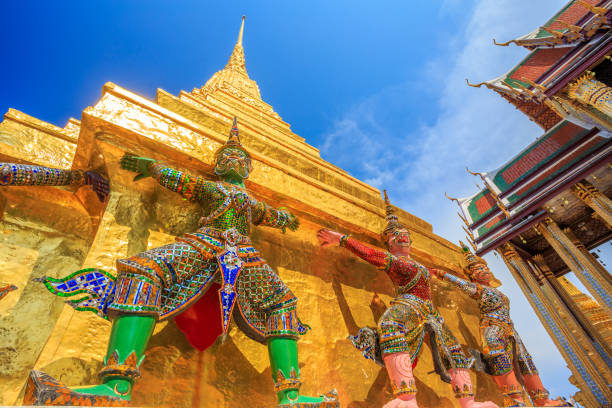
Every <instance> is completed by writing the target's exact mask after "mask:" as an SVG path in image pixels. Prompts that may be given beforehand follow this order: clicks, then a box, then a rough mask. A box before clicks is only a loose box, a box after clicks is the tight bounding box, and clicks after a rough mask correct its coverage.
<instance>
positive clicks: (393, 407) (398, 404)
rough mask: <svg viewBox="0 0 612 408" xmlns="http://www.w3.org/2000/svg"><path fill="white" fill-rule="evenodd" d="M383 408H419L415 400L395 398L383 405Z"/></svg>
mask: <svg viewBox="0 0 612 408" xmlns="http://www.w3.org/2000/svg"><path fill="white" fill-rule="evenodd" d="M383 408H419V406H418V405H417V402H416V398H411V399H409V400H407V401H404V400H401V399H399V398H395V399H393V400H391V401H389V402H387V403H386V404H385V406H384V407H383Z"/></svg>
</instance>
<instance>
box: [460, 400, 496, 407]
mask: <svg viewBox="0 0 612 408" xmlns="http://www.w3.org/2000/svg"><path fill="white" fill-rule="evenodd" d="M459 405H461V408H499V405H497V404H496V403H494V402H491V401H485V402H476V401H474V398H460V399H459Z"/></svg>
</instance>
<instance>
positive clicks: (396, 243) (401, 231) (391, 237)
mask: <svg viewBox="0 0 612 408" xmlns="http://www.w3.org/2000/svg"><path fill="white" fill-rule="evenodd" d="M385 236H386V238H387V242H386V244H387V248H389V250H390V251H391V252H393V251H394V249H400V248H406V249H410V247H411V246H412V240H411V239H410V231H408V230H407V229H406V228H395V229H393V230H392V231H389V232H386V233H385Z"/></svg>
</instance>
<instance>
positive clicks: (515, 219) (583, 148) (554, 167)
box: [457, 120, 610, 252]
mask: <svg viewBox="0 0 612 408" xmlns="http://www.w3.org/2000/svg"><path fill="white" fill-rule="evenodd" d="M606 135H607V137H606ZM609 145H610V138H609V135H608V134H604V133H602V132H599V130H597V129H591V130H588V129H584V128H582V127H580V126H578V125H576V124H574V123H572V122H569V121H565V120H564V121H562V122H560V123H559V124H557V125H556V126H554V127H552V128H551V129H550V130H548V131H547V132H546V133H544V134H543V135H542V136H541V137H539V138H538V139H536V140H535V141H534V142H533V143H531V144H530V145H529V146H527V147H526V148H525V149H524V150H523V151H521V152H520V153H518V154H517V155H516V156H514V157H513V158H512V159H511V160H509V161H508V162H506V163H504V164H503V165H502V166H500V167H499V168H497V169H495V170H492V171H489V172H485V173H473V172H470V173H471V174H474V175H477V176H479V177H480V178H481V179H482V181H483V183H484V188H483V189H481V190H480V191H478V192H477V193H476V194H474V195H472V196H469V197H465V198H459V199H457V203H458V204H459V207H460V209H461V212H462V214H463V215H462V218H463V219H464V221H465V223H466V224H467V227H468V229H469V234H470V235H471V238H472V240H473V241H475V243H476V247H477V249H478V251H479V252H482V250H483V249H486V248H487V246H488V245H489V244H491V243H492V242H493V241H495V240H496V239H498V238H499V237H500V234H501V235H503V233H504V231H505V230H507V231H510V230H512V229H513V228H514V227H516V226H517V225H519V224H520V223H521V222H523V220H525V219H526V217H529V216H532V215H533V214H532V212H533V211H532V210H534V211H535V208H536V207H537V206H536V205H535V204H536V203H537V202H538V200H539V199H540V198H545V197H548V196H551V197H552V196H554V195H555V193H556V191H557V190H560V188H561V187H560V186H561V185H562V184H563V183H565V181H566V179H568V177H572V176H573V175H577V174H580V172H582V171H584V169H585V168H587V167H588V166H589V165H590V163H589V161H590V160H592V158H595V157H599V156H598V155H604V156H602V157H604V158H605V154H609V152H608V150H609V149H610V146H609ZM606 152H608V153H606ZM532 207H533V208H532Z"/></svg>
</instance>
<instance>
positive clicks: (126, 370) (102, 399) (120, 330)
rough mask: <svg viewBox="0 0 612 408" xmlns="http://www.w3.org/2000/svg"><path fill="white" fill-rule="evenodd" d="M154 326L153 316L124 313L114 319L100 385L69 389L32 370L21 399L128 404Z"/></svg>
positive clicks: (63, 402) (25, 400) (32, 401)
mask: <svg viewBox="0 0 612 408" xmlns="http://www.w3.org/2000/svg"><path fill="white" fill-rule="evenodd" d="M154 327H155V318H154V317H152V316H136V315H123V316H118V317H116V318H115V319H114V320H113V327H112V329H111V335H110V339H109V341H108V349H107V351H106V356H105V357H104V368H103V369H102V370H101V371H100V374H99V375H100V378H101V380H102V384H100V385H92V386H86V387H77V388H68V387H66V386H65V385H64V384H62V383H60V382H59V381H57V380H55V379H53V378H52V377H49V376H48V375H46V374H44V373H42V372H40V371H32V373H31V374H30V378H29V380H28V384H27V386H26V393H25V394H26V395H25V397H24V402H29V403H36V404H38V403H42V404H43V405H79V406H80V405H87V406H127V403H128V402H129V401H130V398H131V396H132V386H133V384H134V381H135V380H136V379H137V378H138V377H139V376H140V370H139V369H138V367H139V366H140V363H141V362H142V360H143V359H144V351H145V349H146V347H147V343H148V342H149V339H150V338H151V334H152V333H153V328H154Z"/></svg>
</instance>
